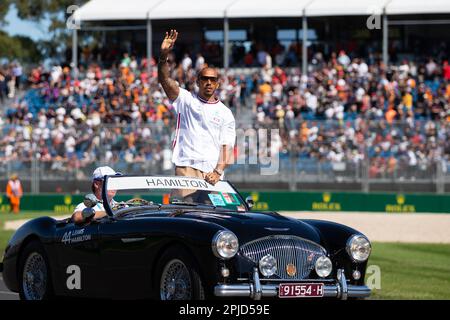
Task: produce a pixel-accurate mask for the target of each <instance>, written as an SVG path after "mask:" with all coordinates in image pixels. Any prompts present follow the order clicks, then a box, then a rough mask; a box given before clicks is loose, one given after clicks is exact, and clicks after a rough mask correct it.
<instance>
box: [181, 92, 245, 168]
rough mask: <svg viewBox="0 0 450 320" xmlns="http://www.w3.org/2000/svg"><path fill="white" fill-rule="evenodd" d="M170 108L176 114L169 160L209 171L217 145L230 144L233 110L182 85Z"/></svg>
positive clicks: (233, 132) (214, 162) (233, 129)
mask: <svg viewBox="0 0 450 320" xmlns="http://www.w3.org/2000/svg"><path fill="white" fill-rule="evenodd" d="M173 107H174V109H175V111H176V112H177V113H178V117H177V125H176V133H175V139H174V141H173V155H172V162H173V163H174V164H175V165H176V166H180V167H191V168H194V169H198V170H200V171H203V172H211V171H213V170H214V168H215V167H216V165H217V162H218V160H219V155H220V148H221V146H222V145H228V146H230V147H234V143H235V140H236V125H235V120H234V116H233V113H232V112H231V110H230V109H228V108H227V107H226V106H225V105H224V104H223V103H222V102H220V101H217V102H207V101H205V100H203V99H202V98H200V97H199V96H198V95H197V94H195V93H190V92H189V91H187V90H185V89H183V88H180V93H179V95H178V97H177V98H176V99H175V101H173Z"/></svg>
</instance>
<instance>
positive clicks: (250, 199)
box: [245, 196, 255, 210]
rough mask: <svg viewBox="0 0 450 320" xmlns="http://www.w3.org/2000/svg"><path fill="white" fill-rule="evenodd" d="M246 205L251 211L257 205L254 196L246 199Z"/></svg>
mask: <svg viewBox="0 0 450 320" xmlns="http://www.w3.org/2000/svg"><path fill="white" fill-rule="evenodd" d="M245 203H246V204H247V206H248V208H249V209H250V210H251V209H252V208H253V206H254V205H255V201H254V200H253V197H252V196H248V197H247V198H245Z"/></svg>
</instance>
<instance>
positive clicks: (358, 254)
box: [347, 234, 372, 262]
mask: <svg viewBox="0 0 450 320" xmlns="http://www.w3.org/2000/svg"><path fill="white" fill-rule="evenodd" d="M371 251H372V246H371V245H370V241H369V240H368V239H367V238H366V237H364V236H363V235H360V234H356V235H354V236H352V237H350V239H348V241H347V253H348V254H349V256H350V257H352V259H353V260H354V261H356V262H364V261H366V260H367V259H369V256H370V252H371Z"/></svg>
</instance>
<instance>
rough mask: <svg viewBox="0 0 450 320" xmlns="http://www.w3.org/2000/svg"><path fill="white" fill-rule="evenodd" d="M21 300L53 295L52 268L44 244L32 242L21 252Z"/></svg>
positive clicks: (44, 297) (47, 297) (40, 298)
mask: <svg viewBox="0 0 450 320" xmlns="http://www.w3.org/2000/svg"><path fill="white" fill-rule="evenodd" d="M18 277H19V284H20V291H19V295H20V299H21V300H46V299H49V298H51V297H52V296H53V290H52V284H51V277H50V268H49V264H48V260H47V256H46V254H45V250H44V248H43V246H42V244H41V243H40V242H38V241H33V242H30V243H29V244H28V245H27V246H26V247H25V249H24V251H23V252H22V254H21V257H20V262H19V274H18Z"/></svg>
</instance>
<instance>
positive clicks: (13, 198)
mask: <svg viewBox="0 0 450 320" xmlns="http://www.w3.org/2000/svg"><path fill="white" fill-rule="evenodd" d="M22 195H23V190H22V184H21V182H20V180H19V177H18V175H17V174H15V173H14V174H12V175H11V178H10V179H9V181H8V183H7V185H6V196H7V197H8V199H9V204H10V206H11V211H12V212H14V213H19V211H20V198H22Z"/></svg>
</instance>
